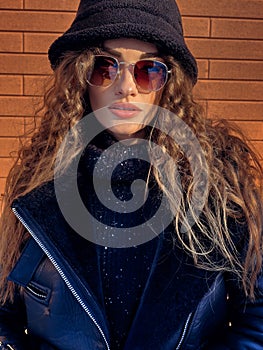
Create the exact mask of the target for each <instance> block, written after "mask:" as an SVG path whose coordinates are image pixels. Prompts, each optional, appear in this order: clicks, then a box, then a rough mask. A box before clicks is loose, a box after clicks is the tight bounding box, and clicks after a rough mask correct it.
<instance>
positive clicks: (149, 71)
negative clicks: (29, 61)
mask: <svg viewBox="0 0 263 350" xmlns="http://www.w3.org/2000/svg"><path fill="white" fill-rule="evenodd" d="M167 74H168V73H167V67H166V65H165V64H163V63H162V62H159V61H153V60H142V61H138V62H137V63H136V64H135V66H134V78H135V80H136V83H137V84H138V86H139V87H140V88H141V89H143V90H145V91H157V90H160V89H161V88H162V87H163V86H164V84H165V83H166V80H167Z"/></svg>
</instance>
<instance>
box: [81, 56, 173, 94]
mask: <svg viewBox="0 0 263 350" xmlns="http://www.w3.org/2000/svg"><path fill="white" fill-rule="evenodd" d="M122 65H123V66H127V67H128V69H129V71H130V72H131V73H132V75H133V79H134V81H135V83H136V85H137V87H139V89H140V90H143V91H145V92H150V91H158V90H160V89H161V88H162V87H163V86H164V85H165V83H166V82H167V79H168V74H169V73H171V71H169V70H168V67H167V66H166V64H164V63H163V62H160V61H156V60H153V59H142V60H139V61H137V62H135V63H126V62H119V61H118V60H117V59H116V58H115V57H111V56H104V55H95V56H94V62H93V66H92V68H91V70H90V72H89V74H88V79H87V81H88V83H89V84H90V85H91V86H103V87H108V86H110V85H112V84H113V83H114V81H115V80H116V78H117V77H118V76H119V75H120V72H121V66H122Z"/></svg>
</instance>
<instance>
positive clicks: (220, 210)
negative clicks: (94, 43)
mask: <svg viewBox="0 0 263 350" xmlns="http://www.w3.org/2000/svg"><path fill="white" fill-rule="evenodd" d="M94 52H95V53H99V52H100V50H99V49H92V50H91V49H89V50H85V51H82V52H68V53H66V55H65V57H64V58H63V60H62V61H61V63H60V64H59V66H58V67H57V68H56V70H55V71H54V75H53V76H52V78H51V79H52V81H51V87H50V88H49V89H48V90H47V91H46V93H45V95H44V100H43V106H42V107H41V110H40V112H41V122H40V125H39V126H38V127H37V128H36V130H34V131H33V132H32V135H31V137H30V140H29V141H27V142H24V144H23V146H22V147H21V149H20V150H19V152H18V157H17V160H16V162H15V164H14V166H13V167H12V169H11V171H10V173H9V176H8V178H7V182H6V191H5V195H4V199H3V207H2V216H1V223H0V232H1V236H0V264H1V275H0V298H1V301H2V302H5V301H6V300H8V299H10V300H12V298H13V295H14V288H15V287H14V284H13V283H12V282H7V276H8V274H9V273H10V271H11V269H12V268H13V266H14V264H15V263H16V261H17V260H18V258H19V256H20V254H21V250H22V247H23V246H24V243H25V241H26V240H27V239H28V237H29V234H28V232H27V231H26V229H25V228H24V227H23V226H22V224H21V223H20V222H19V221H18V219H17V218H16V217H15V215H14V214H13V212H12V210H11V204H12V202H13V201H14V199H16V198H18V197H19V196H23V195H25V194H26V193H28V192H30V191H31V190H33V189H35V188H37V187H38V186H41V185H42V184H44V183H45V182H48V181H50V180H52V179H53V178H54V163H55V159H56V156H57V152H58V150H59V148H60V151H61V144H62V141H63V139H64V137H65V135H66V134H67V133H68V131H69V130H71V129H72V127H73V126H74V125H76V124H77V122H78V121H79V120H81V118H82V117H83V116H84V114H85V113H86V112H87V111H89V110H90V105H89V99H88V94H87V86H88V85H87V80H86V77H87V74H88V71H89V69H90V67H91V65H92V62H93V56H94ZM163 58H164V60H165V62H166V63H167V64H168V65H169V67H170V69H171V72H172V73H171V75H170V77H169V79H168V81H167V83H166V85H165V87H164V89H163V91H162V96H161V100H160V103H159V105H160V107H163V108H164V109H166V110H169V111H171V112H172V113H171V117H170V119H169V120H167V119H166V120H165V123H166V125H165V130H167V131H169V135H170V137H167V135H165V133H163V132H161V131H160V130H164V125H162V123H163V119H162V118H157V119H156V128H154V129H153V130H152V133H151V136H150V138H151V140H153V141H154V142H155V143H156V144H157V145H159V147H154V149H153V150H152V158H153V160H154V164H155V166H154V169H153V173H154V176H155V178H156V181H157V183H158V184H159V186H160V188H161V189H162V191H163V192H164V194H165V195H166V196H167V197H168V199H169V204H170V208H171V210H172V211H173V212H175V213H176V215H175V219H174V227H175V230H174V232H175V233H174V237H173V239H174V242H175V244H178V242H180V244H181V245H182V246H183V247H184V249H185V250H186V251H187V252H188V253H190V254H191V255H192V257H193V260H194V262H195V264H196V265H197V266H200V267H202V268H205V269H211V270H214V271H229V272H231V273H234V274H235V275H236V276H237V278H238V280H239V281H241V282H242V285H243V289H244V292H245V293H246V295H247V296H249V297H250V298H251V299H253V297H254V293H255V284H256V279H257V276H258V274H259V272H260V270H261V266H262V235H261V233H262V207H261V191H262V186H261V183H260V181H261V179H262V178H263V176H262V169H261V167H260V164H259V162H258V160H257V156H256V155H255V153H254V152H253V151H252V149H251V148H250V147H249V146H248V144H247V142H246V141H245V139H244V138H243V136H242V135H241V133H239V132H238V130H236V129H235V128H233V126H230V124H229V123H227V122H226V121H217V122H212V121H211V120H209V119H206V118H205V116H204V112H203V109H202V108H201V106H200V105H199V104H198V103H196V102H195V101H194V99H193V94H192V90H193V85H192V82H191V80H190V78H189V77H188V76H187V75H186V74H185V73H184V71H183V69H182V68H181V66H180V64H179V63H178V62H177V61H176V60H175V59H174V58H173V57H172V56H165V57H163ZM173 115H176V117H178V118H180V119H181V120H182V121H184V123H185V125H187V127H189V128H190V129H191V132H192V133H193V134H194V135H195V137H196V138H197V140H198V142H199V144H200V146H201V149H202V155H203V157H204V159H205V162H204V160H203V159H201V158H202V157H201V158H200V157H199V156H198V154H194V153H193V152H192V154H191V156H190V157H192V158H193V159H189V155H187V156H186V155H185V154H184V148H183V147H182V145H178V144H177V143H176V142H175V141H174V139H176V136H177V135H176V132H178V130H177V129H176V128H175V127H174V119H173ZM180 133H181V135H180V137H181V139H182V140H183V139H185V142H186V143H187V142H188V141H189V140H188V137H189V131H188V130H187V128H186V131H185V133H186V134H185V135H183V133H184V131H183V130H180ZM73 136H74V137H73V138H74V142H73V143H72V144H71V147H70V149H68V148H67V150H64V151H63V149H62V157H61V159H62V163H61V169H62V172H63V170H66V169H67V168H68V166H69V165H70V163H71V161H72V159H74V157H76V155H78V154H79V152H81V151H82V150H83V147H82V145H81V140H80V137H79V135H78V133H75V134H74V135H73ZM173 136H174V137H173ZM26 139H27V140H28V135H27V138H26ZM63 152H67V153H66V156H65V157H63ZM164 154H169V157H168V160H167V158H166V157H164ZM174 162H176V164H177V168H178V171H177V172H175V171H174V164H175V163H174ZM193 164H195V165H196V169H193ZM202 166H206V167H207V168H206V170H207V171H206V172H205V174H206V178H205V179H204V178H202V171H200V174H199V172H198V169H199V170H200V167H202ZM195 170H196V171H195ZM194 171H195V173H194ZM178 173H179V175H180V186H181V187H180V186H179V185H178V178H177V177H178ZM193 173H194V175H193ZM198 174H199V175H198ZM204 180H205V181H206V184H205V185H206V188H207V196H206V197H205V200H204V202H203V205H202V213H201V215H199V214H198V213H196V211H195V206H196V203H197V201H198V194H200V193H201V188H202V186H201V185H202V184H203V182H204ZM196 184H197V186H196ZM198 184H199V185H200V186H199V187H198ZM182 189H183V196H179V194H180V193H181V192H182ZM180 191H181V192H180ZM179 192H180V193H179ZM178 198H179V199H178ZM193 198H195V201H193ZM178 205H179V208H180V210H178ZM189 213H190V217H191V218H192V219H193V220H194V225H191V222H190V221H191V220H190V221H189ZM231 219H232V222H234V223H237V224H239V225H244V227H245V229H244V231H245V232H246V235H245V237H242V242H243V248H245V254H243V252H242V251H241V250H242V249H241V248H240V247H239V246H238V244H237V242H239V241H240V237H238V239H237V237H236V236H235V232H232V231H233V230H231V227H232V229H233V225H232V226H231V225H230V224H229V222H230V220H231ZM183 225H184V226H185V225H186V229H182V227H183ZM238 247H239V248H238Z"/></svg>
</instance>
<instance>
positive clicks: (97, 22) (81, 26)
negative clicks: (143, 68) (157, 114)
mask: <svg viewBox="0 0 263 350" xmlns="http://www.w3.org/2000/svg"><path fill="white" fill-rule="evenodd" d="M117 38H134V39H139V40H142V41H146V42H150V43H154V44H155V45H157V47H158V48H161V52H162V53H163V54H169V55H172V56H174V57H175V59H176V60H177V61H179V62H180V63H181V65H182V67H183V69H184V70H185V72H186V73H187V74H188V75H189V76H190V77H191V79H192V81H193V83H194V84H195V83H196V81H197V74H198V71H197V65H196V61H195V59H194V57H193V55H192V54H191V52H190V51H189V49H188V48H187V46H186V43H185V41H184V37H183V28H182V19H181V15H180V12H179V9H178V6H177V4H176V2H175V0H162V1H160V0H81V1H80V4H79V8H78V11H77V15H76V17H75V19H74V21H73V23H72V25H71V27H70V28H69V29H68V30H67V31H66V32H65V33H64V34H63V35H62V36H60V37H59V38H58V39H57V40H55V41H54V42H53V44H52V45H51V46H50V48H49V52H48V55H49V60H50V62H51V66H52V68H53V69H54V68H55V67H56V66H57V65H58V64H59V62H60V60H61V59H62V58H63V54H64V53H65V52H66V51H76V50H82V49H85V48H89V47H92V46H98V45H99V44H101V43H102V42H103V41H105V40H108V39H117Z"/></svg>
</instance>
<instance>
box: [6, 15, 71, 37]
mask: <svg viewBox="0 0 263 350" xmlns="http://www.w3.org/2000/svg"><path fill="white" fill-rule="evenodd" d="M74 17H75V16H74V15H73V14H71V13H63V12H59V13H55V12H54V13H52V12H35V11H2V13H1V18H0V30H7V31H8V30H10V29H12V30H13V31H30V32H34V31H39V32H64V31H65V29H67V28H68V27H69V25H70V24H71V22H72V20H73V18H74Z"/></svg>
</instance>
